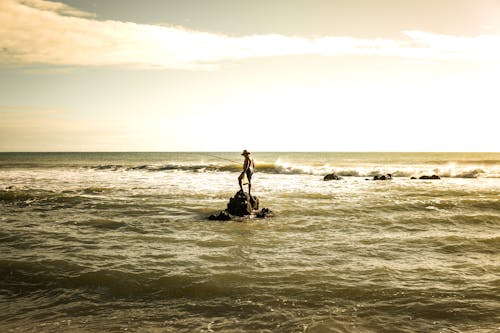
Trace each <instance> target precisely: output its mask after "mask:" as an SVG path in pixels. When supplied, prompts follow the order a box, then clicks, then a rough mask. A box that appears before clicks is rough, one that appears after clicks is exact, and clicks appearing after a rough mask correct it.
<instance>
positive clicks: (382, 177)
mask: <svg viewBox="0 0 500 333" xmlns="http://www.w3.org/2000/svg"><path fill="white" fill-rule="evenodd" d="M391 179H392V175H391V174H390V173H388V174H386V175H376V176H373V180H391Z"/></svg>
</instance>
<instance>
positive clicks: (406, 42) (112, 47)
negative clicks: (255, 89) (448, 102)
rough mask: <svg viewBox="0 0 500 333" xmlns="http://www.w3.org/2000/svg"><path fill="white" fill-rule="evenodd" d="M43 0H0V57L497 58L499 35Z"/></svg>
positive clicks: (40, 60)
mask: <svg viewBox="0 0 500 333" xmlns="http://www.w3.org/2000/svg"><path fill="white" fill-rule="evenodd" d="M93 16H94V15H92V14H89V13H85V12H82V11H80V10H78V9H74V8H72V7H69V6H67V5H64V4H62V3H58V2H52V1H46V0H0V22H2V24H1V25H0V62H2V63H6V64H51V65H63V66H120V67H131V68H151V69H155V68H157V69H189V70H200V69H204V70H207V69H208V70H210V69H216V68H218V66H220V65H221V64H223V63H224V62H228V61H235V60H241V59H247V58H262V57H276V56H290V55H321V56H356V55H372V56H382V57H400V58H405V59H411V60H422V61H447V60H465V61H494V62H496V61H498V60H497V59H499V58H500V57H499V55H500V50H499V49H500V36H496V35H483V36H477V37H460V36H449V35H436V34H432V33H427V32H422V31H405V32H403V35H402V37H403V38H402V39H401V40H391V39H382V38H378V39H362V38H353V37H337V36H323V37H317V38H305V37H296V36H285V35H278V34H269V35H252V36H242V37H232V36H227V35H223V34H215V33H207V32H200V31H191V30H187V29H184V28H182V27H173V26H170V27H169V26H162V25H148V24H136V23H132V22H120V21H113V20H107V21H100V20H96V19H95V18H93Z"/></svg>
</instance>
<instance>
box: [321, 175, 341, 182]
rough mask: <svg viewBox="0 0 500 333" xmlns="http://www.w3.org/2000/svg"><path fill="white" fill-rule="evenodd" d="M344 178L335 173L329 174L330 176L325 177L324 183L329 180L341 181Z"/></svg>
mask: <svg viewBox="0 0 500 333" xmlns="http://www.w3.org/2000/svg"><path fill="white" fill-rule="evenodd" d="M341 179H342V177H340V176H338V175H336V174H334V173H329V174H328V175H326V176H325V177H323V180H324V181H327V180H341Z"/></svg>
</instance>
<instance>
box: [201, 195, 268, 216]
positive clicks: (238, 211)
mask: <svg viewBox="0 0 500 333" xmlns="http://www.w3.org/2000/svg"><path fill="white" fill-rule="evenodd" d="M258 210H259V199H258V198H257V197H255V196H251V197H250V196H249V195H248V194H246V193H245V192H243V191H238V192H236V194H235V195H234V197H232V198H230V199H229V203H228V204H227V209H225V210H223V211H221V212H219V213H218V214H214V215H210V216H209V217H208V219H209V220H212V221H229V220H232V219H233V218H234V217H235V216H238V217H244V216H249V217H258V218H266V217H270V216H272V215H273V213H272V211H271V210H270V209H268V208H262V210H261V211H258Z"/></svg>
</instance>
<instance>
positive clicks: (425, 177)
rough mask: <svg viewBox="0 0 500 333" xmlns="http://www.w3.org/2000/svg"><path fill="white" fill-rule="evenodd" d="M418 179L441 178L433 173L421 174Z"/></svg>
mask: <svg viewBox="0 0 500 333" xmlns="http://www.w3.org/2000/svg"><path fill="white" fill-rule="evenodd" d="M418 179H441V177H439V176H438V175H432V176H420V177H419V178H418Z"/></svg>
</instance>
